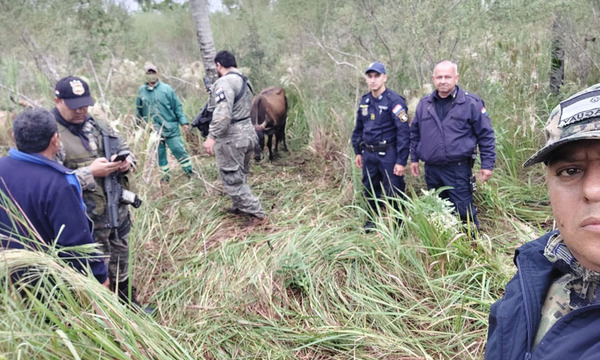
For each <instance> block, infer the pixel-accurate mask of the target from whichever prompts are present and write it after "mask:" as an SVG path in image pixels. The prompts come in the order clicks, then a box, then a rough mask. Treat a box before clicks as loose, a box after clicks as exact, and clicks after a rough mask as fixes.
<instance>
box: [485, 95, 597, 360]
mask: <svg viewBox="0 0 600 360" xmlns="http://www.w3.org/2000/svg"><path fill="white" fill-rule="evenodd" d="M545 134H546V144H545V145H544V147H543V148H542V149H540V150H539V151H538V152H537V153H535V154H534V155H533V156H532V157H531V158H530V159H529V160H527V162H525V164H524V166H530V165H533V164H537V163H541V162H543V163H544V164H545V165H546V176H547V180H548V192H549V194H550V203H551V205H552V211H553V214H554V218H555V220H556V224H557V226H558V230H557V231H553V232H550V233H548V234H546V235H544V236H542V237H541V238H539V239H537V240H535V241H532V242H530V243H527V244H525V245H524V246H522V247H520V248H519V249H517V251H516V254H515V258H514V262H515V264H516V265H517V268H518V272H517V274H516V275H515V277H514V278H513V279H512V280H511V281H510V282H509V283H508V285H507V286H506V292H505V294H504V297H503V298H502V299H501V300H499V301H498V302H496V303H495V304H494V305H492V308H491V313H490V319H489V331H488V343H487V347H486V353H485V358H486V359H488V360H492V359H597V358H598V354H600V332H599V331H598V329H599V328H600V297H599V296H598V295H600V287H598V284H599V283H600V84H596V85H594V86H592V87H590V88H588V89H586V90H584V91H582V92H580V93H577V94H575V95H573V96H571V97H570V98H568V99H567V100H565V101H563V102H561V103H560V104H559V105H558V106H557V107H556V108H555V109H554V110H553V111H552V114H551V115H550V118H549V120H548V122H547V124H546V127H545Z"/></svg>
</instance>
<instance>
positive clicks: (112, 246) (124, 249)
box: [94, 212, 131, 284]
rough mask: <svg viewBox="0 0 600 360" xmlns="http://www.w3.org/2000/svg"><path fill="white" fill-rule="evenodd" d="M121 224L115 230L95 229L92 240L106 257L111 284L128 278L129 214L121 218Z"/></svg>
mask: <svg viewBox="0 0 600 360" xmlns="http://www.w3.org/2000/svg"><path fill="white" fill-rule="evenodd" d="M121 219H122V220H121V224H120V225H119V228H118V229H117V231H118V233H119V236H118V237H117V236H116V233H115V230H114V229H110V228H95V229H94V240H95V241H96V242H97V243H98V244H99V245H100V250H101V251H102V253H103V254H104V255H105V256H106V258H107V259H106V262H107V266H108V277H109V279H110V283H111V284H117V283H120V282H123V281H126V280H127V279H128V278H129V232H130V231H131V220H130V219H129V212H128V213H127V216H125V218H121Z"/></svg>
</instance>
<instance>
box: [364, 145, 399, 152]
mask: <svg viewBox="0 0 600 360" xmlns="http://www.w3.org/2000/svg"><path fill="white" fill-rule="evenodd" d="M363 146H364V149H365V150H367V151H368V152H384V151H386V150H389V149H393V148H395V147H396V143H388V144H381V145H369V144H364V145H363Z"/></svg>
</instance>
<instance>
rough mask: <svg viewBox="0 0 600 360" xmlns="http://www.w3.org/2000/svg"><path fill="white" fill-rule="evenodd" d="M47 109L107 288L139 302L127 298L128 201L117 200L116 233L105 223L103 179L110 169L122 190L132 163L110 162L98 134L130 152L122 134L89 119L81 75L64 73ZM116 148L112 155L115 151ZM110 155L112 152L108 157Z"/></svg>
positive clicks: (128, 160) (87, 93) (129, 160)
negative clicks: (103, 261)
mask: <svg viewBox="0 0 600 360" xmlns="http://www.w3.org/2000/svg"><path fill="white" fill-rule="evenodd" d="M54 103H55V108H54V109H53V110H52V113H53V114H54V117H55V118H56V121H57V123H58V132H59V134H60V136H61V139H62V145H61V148H60V150H59V153H58V154H57V160H58V161H59V162H61V163H62V164H64V165H65V166H66V167H68V168H70V169H72V170H75V174H76V175H77V178H78V180H79V182H80V183H81V189H82V191H83V200H84V203H85V206H86V211H87V214H88V216H89V217H90V219H91V220H92V221H93V222H94V239H95V241H96V242H97V243H99V244H100V247H101V250H102V251H103V253H104V254H105V255H106V256H107V257H108V275H109V279H110V288H111V289H112V290H113V291H114V290H115V289H117V290H118V294H119V297H120V298H121V299H122V300H124V301H126V302H127V301H131V302H133V303H134V304H138V303H137V300H136V299H135V296H134V295H132V296H131V297H129V296H128V295H129V290H130V279H129V232H130V228H131V222H130V217H129V205H128V204H125V203H122V202H121V203H120V204H119V209H118V213H119V227H118V229H117V232H118V237H116V236H115V231H114V230H113V229H111V228H110V227H109V226H110V225H109V219H108V213H107V197H106V193H105V190H104V178H105V177H107V176H108V175H110V174H111V173H113V172H118V173H120V174H122V175H123V176H118V178H119V179H120V182H121V185H122V187H123V188H124V189H128V188H129V180H128V177H127V176H126V175H127V174H128V172H129V170H130V169H131V168H132V166H133V165H134V164H135V158H134V157H133V155H131V154H130V155H129V156H128V157H127V158H126V159H125V161H110V160H109V159H106V157H105V156H104V154H105V153H104V144H103V137H102V135H103V134H108V135H111V136H112V137H115V138H116V139H118V140H117V141H118V151H117V152H121V151H123V150H127V151H128V150H129V148H128V146H127V144H126V143H125V141H124V140H123V138H122V137H121V136H120V135H119V134H118V133H117V132H116V130H114V129H113V128H111V127H110V126H109V125H108V124H107V123H104V122H102V121H97V120H94V119H93V118H92V117H91V116H90V115H88V106H92V105H94V100H93V99H92V97H91V95H90V90H89V86H88V84H87V83H86V82H85V81H84V80H83V79H81V78H78V77H74V76H68V77H65V78H63V79H61V80H59V81H58V83H57V84H56V88H55V97H54ZM117 152H115V155H116V153H117ZM111 158H113V159H114V156H113V157H111Z"/></svg>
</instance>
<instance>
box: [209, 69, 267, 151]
mask: <svg viewBox="0 0 600 360" xmlns="http://www.w3.org/2000/svg"><path fill="white" fill-rule="evenodd" d="M231 72H236V73H239V71H238V70H237V69H236V70H232V71H230V73H231ZM230 73H227V74H225V76H222V77H220V78H219V79H218V80H217V81H216V82H215V83H214V85H213V88H212V89H213V90H212V92H211V96H210V101H209V106H208V110H209V111H210V110H213V111H214V112H213V120H212V122H211V123H210V129H209V134H208V137H210V138H213V139H215V140H216V141H217V142H219V141H227V140H231V139H239V138H246V137H249V138H251V139H252V140H253V141H254V142H257V141H258V137H257V136H256V132H255V131H254V127H253V126H252V123H251V121H250V108H251V107H252V99H253V95H252V91H250V89H249V88H248V89H246V91H245V93H244V95H243V96H242V98H241V99H239V100H238V102H236V103H235V104H234V99H235V96H236V95H237V94H238V93H239V92H240V91H241V89H242V86H243V84H244V80H243V79H242V78H241V77H239V76H237V75H233V74H230ZM232 120H235V123H234V124H232Z"/></svg>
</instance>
